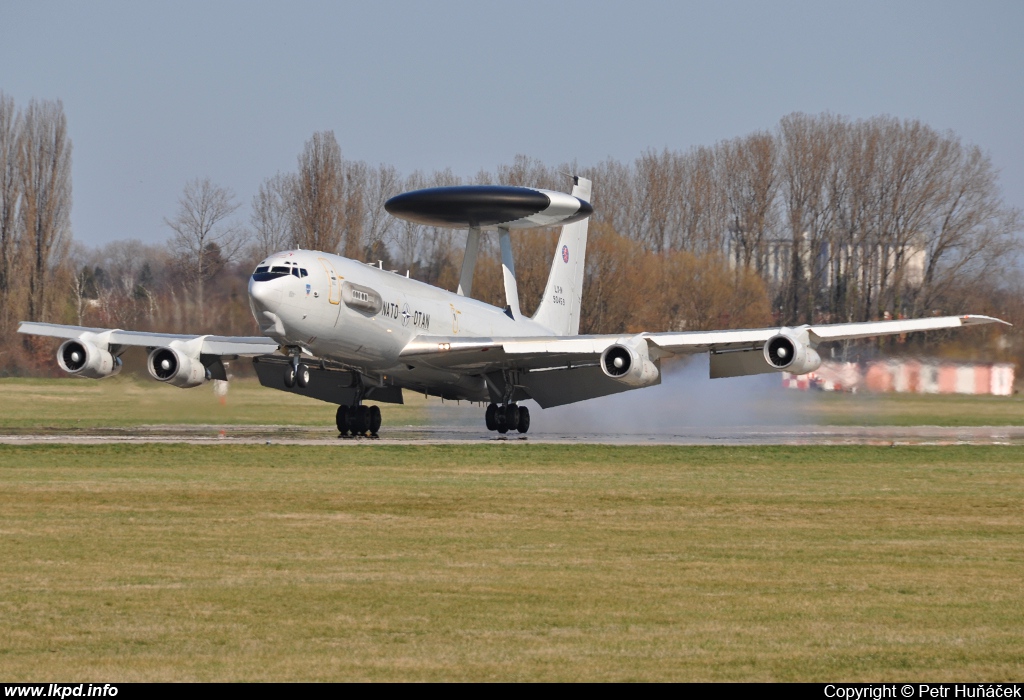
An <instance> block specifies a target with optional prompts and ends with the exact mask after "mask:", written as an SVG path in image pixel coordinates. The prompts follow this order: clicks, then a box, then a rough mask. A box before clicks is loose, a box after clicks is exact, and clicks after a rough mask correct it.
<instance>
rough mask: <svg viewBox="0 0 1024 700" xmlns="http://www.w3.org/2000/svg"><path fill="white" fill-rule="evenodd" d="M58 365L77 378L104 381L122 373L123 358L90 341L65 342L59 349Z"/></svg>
mask: <svg viewBox="0 0 1024 700" xmlns="http://www.w3.org/2000/svg"><path fill="white" fill-rule="evenodd" d="M57 364H58V365H60V368H61V369H62V370H64V371H65V372H67V373H68V374H70V375H73V376H75V377H86V378H88V379H104V378H105V377H113V376H114V375H115V374H117V373H118V372H120V371H121V358H120V357H114V356H113V355H111V354H110V352H109V351H108V350H105V349H103V348H100V347H97V346H95V345H93V344H92V343H90V342H89V341H88V340H77V339H71V340H65V341H64V342H63V343H61V346H60V347H59V348H57Z"/></svg>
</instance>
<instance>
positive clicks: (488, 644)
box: [0, 392, 1024, 682]
mask: <svg viewBox="0 0 1024 700" xmlns="http://www.w3.org/2000/svg"><path fill="white" fill-rule="evenodd" d="M180 393H184V392H180ZM5 410H6V409H5ZM147 410H149V409H147ZM153 410H154V411H155V409H153ZM204 410H205V409H204ZM140 412H141V411H140ZM95 414H96V412H93V415H92V416H91V417H90V419H95V418H96V415H95ZM5 416H6V417H5V418H4V420H13V419H12V418H11V417H10V414H5ZM54 420H57V418H54ZM253 420H262V418H257V417H256V416H253ZM1022 463H1024V450H1021V449H1018V448H1013V447H966V446H965V447H955V448H926V447H897V448H873V447H802V448H801V447H793V448H783V447H757V448H723V447H711V448H690V447H663V448H635V447H618V448H616V447H604V446H552V445H531V444H490V445H469V446H452V447H430V446H420V447H402V446H387V445H381V444H361V445H348V446H346V447H342V448H338V447H333V446H332V447H288V446H276V445H275V446H263V445H260V446H226V445H212V446H190V445H111V446H92V447H89V446H33V447H0V543H2V546H0V572H2V574H0V619H2V620H3V625H2V626H0V678H2V679H3V680H5V681H21V680H34V681H44V680H65V681H67V680H72V679H74V680H84V681H102V682H106V681H130V680H193V679H195V680H510V679H511V680H749V681H763V680H780V681H782V680H785V681H799V680H805V681H806V680H818V681H823V680H833V681H834V680H862V681H871V680H888V681H890V682H891V681H893V680H917V679H920V680H928V681H938V680H947V681H949V680H960V681H968V680H978V681H1010V680H1018V681H1019V680H1020V678H1021V676H1022V675H1024V660H1022V659H1024V656H1022V654H1021V649H1022V648H1024V624H1022V617H1024V584H1022V576H1021V574H1022V571H1024V548H1022V547H1021V542H1022V535H1024V510H1022V509H1021V502H1022V499H1024V469H1022Z"/></svg>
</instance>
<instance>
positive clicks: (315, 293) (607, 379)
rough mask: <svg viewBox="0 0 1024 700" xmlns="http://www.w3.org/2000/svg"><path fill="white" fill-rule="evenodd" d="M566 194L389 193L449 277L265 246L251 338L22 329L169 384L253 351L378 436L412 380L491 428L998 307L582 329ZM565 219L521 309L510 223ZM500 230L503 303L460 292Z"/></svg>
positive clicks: (210, 374)
mask: <svg viewBox="0 0 1024 700" xmlns="http://www.w3.org/2000/svg"><path fill="white" fill-rule="evenodd" d="M574 181H575V185H574V187H573V189H572V194H565V193H564V192H552V191H548V190H539V189H532V188H527V187H504V186H472V187H440V188H432V189H426V190H418V191H415V192H407V193H405V194H402V195H399V196H397V197H394V198H392V199H391V200H389V201H388V202H387V203H386V204H385V209H386V210H387V211H388V212H390V213H391V214H392V215H394V216H398V217H402V218H405V219H408V220H412V221H415V222H418V223H422V224H427V225H431V226H446V227H453V228H462V229H468V231H469V235H468V238H467V244H466V254H465V258H464V261H463V265H462V273H461V278H460V283H459V288H458V292H456V293H452V292H448V291H445V290H443V289H439V288H437V287H432V286H430V285H427V284H424V283H422V282H418V281H416V280H413V279H409V278H408V277H407V276H401V275H398V274H396V273H393V272H389V271H386V270H383V269H380V268H379V267H378V266H374V265H367V264H365V263H361V262H357V261H355V260H349V259H347V258H343V257H340V256H338V255H333V254H330V253H322V252H316V251H312V250H291V251H285V252H282V253H276V254H274V255H271V256H270V257H268V258H267V259H266V260H264V261H262V262H261V263H260V264H259V265H258V266H257V267H256V271H255V272H254V273H253V275H252V277H251V279H250V280H249V299H250V305H251V308H252V313H253V316H254V317H255V319H256V321H257V323H258V324H259V327H260V330H261V332H262V333H263V336H261V337H223V336H213V335H170V334H163V333H146V332H139V331H125V330H120V329H113V330H112V329H103V328H83V327H79V326H62V325H55V324H48V323H34V322H23V323H22V324H21V325H20V327H19V329H18V330H19V332H21V333H28V334H35V335H45V336H54V337H57V338H65V339H66V340H65V341H64V343H63V344H61V346H60V348H59V349H58V351H57V362H58V364H59V365H60V367H61V369H63V370H64V371H65V372H67V373H68V374H71V375H73V376H76V377H88V378H91V379H102V378H103V377H109V376H113V375H115V374H117V373H118V372H119V371H120V370H121V355H122V353H124V352H125V350H126V349H128V348H129V347H132V346H141V347H145V348H147V350H148V353H149V356H148V360H147V367H148V369H149V373H150V375H152V377H153V378H154V379H156V380H158V381H161V382H166V383H167V384H171V385H172V386H177V387H182V388H187V387H195V386H199V385H201V384H203V383H205V382H207V381H209V380H211V379H226V378H227V375H226V371H225V367H224V361H227V360H234V359H238V358H239V357H251V358H252V361H253V362H254V364H255V369H256V373H257V375H258V376H259V379H260V382H261V383H262V384H263V385H264V386H268V387H271V388H274V389H280V390H283V391H290V392H294V393H298V394H302V395H304V396H308V397H311V398H315V399H320V400H322V401H327V402H329V403H333V404H337V405H338V409H337V416H336V422H337V426H338V430H339V431H340V432H341V434H342V435H346V434H349V433H351V434H353V435H364V434H372V435H376V434H377V431H378V430H379V428H380V422H381V415H380V409H379V408H378V407H377V406H376V405H369V406H368V405H365V404H364V402H365V401H374V402H385V403H402V390H403V389H411V390H415V391H417V392H423V393H425V394H429V395H433V396H440V397H442V398H446V399H463V400H468V401H475V402H480V403H486V404H487V409H486V413H485V422H486V425H487V428H488V429H489V430H497V431H498V432H500V433H506V432H508V431H516V430H517V431H519V432H521V433H525V432H526V431H527V430H528V429H529V427H530V412H529V410H528V409H527V407H526V406H521V405H519V402H521V401H524V400H526V399H533V400H534V401H536V402H537V403H538V404H539V405H540V406H541V407H543V408H547V407H549V406H559V405H562V404H569V403H574V402H576V401H583V400H585V399H590V398H594V397H598V396H605V395H607V394H614V393H617V392H622V391H628V390H630V389H639V388H641V387H647V386H652V385H654V384H658V383H660V381H661V360H662V359H664V358H666V357H672V356H676V355H690V354H694V353H705V352H706V353H710V354H711V376H712V377H716V378H717V377H736V376H742V375H749V374H760V373H765V372H777V371H783V370H786V371H789V372H792V373H795V374H804V373H807V372H811V371H813V370H815V369H817V367H818V366H819V365H820V363H821V360H820V358H819V356H818V353H817V352H816V351H815V347H816V346H817V345H818V344H819V343H821V342H823V341H830V340H843V339H852V338H864V337H869V336H877V335H891V334H900V333H909V332H913V331H925V330H935V329H940V328H956V327H959V326H968V325H975V324H983V323H992V322H1001V321H999V319H995V318H991V317H988V316H945V317H937V318H924V319H916V320H899V321H879V322H869V323H840V324H827V325H803V326H798V327H793V328H789V327H781V328H760V329H753V330H722V331H696V332H676V333H672V332H669V333H637V334H627V335H583V336H581V335H578V333H579V326H580V308H581V305H582V291H583V263H584V255H585V253H586V246H587V223H588V217H589V216H590V214H591V213H593V208H592V207H591V205H590V198H591V196H590V193H591V183H590V181H589V180H585V179H583V178H574ZM557 224H562V232H561V236H560V238H559V240H558V246H557V248H556V250H555V255H554V259H553V261H552V264H551V271H550V273H549V275H548V281H547V286H546V288H545V290H544V298H543V299H542V300H541V302H540V305H539V306H538V307H537V311H536V313H534V315H533V317H532V318H527V317H525V316H523V315H522V313H521V312H520V309H519V293H518V289H517V287H516V277H515V265H514V262H513V259H512V247H511V239H510V237H511V236H512V235H514V232H515V231H518V230H522V229H527V228H534V227H546V226H552V225H557ZM488 231H496V232H497V234H498V239H499V243H500V247H501V259H502V274H503V277H504V284H505V297H506V306H505V308H504V309H500V308H497V307H494V306H491V305H489V304H486V303H484V302H482V301H478V300H476V299H472V298H470V296H469V295H470V292H471V290H472V286H473V273H474V269H475V265H476V259H477V252H478V250H479V244H480V236H481V235H483V233H484V232H488Z"/></svg>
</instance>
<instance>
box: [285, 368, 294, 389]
mask: <svg viewBox="0 0 1024 700" xmlns="http://www.w3.org/2000/svg"><path fill="white" fill-rule="evenodd" d="M284 385H285V386H286V387H288V388H289V389H291V388H292V387H294V386H295V368H294V367H292V366H291V365H288V369H286V370H285V371H284Z"/></svg>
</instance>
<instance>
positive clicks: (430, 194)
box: [384, 185, 594, 228]
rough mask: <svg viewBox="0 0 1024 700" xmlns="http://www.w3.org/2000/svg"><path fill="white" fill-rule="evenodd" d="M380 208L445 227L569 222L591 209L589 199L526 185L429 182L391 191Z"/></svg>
mask: <svg viewBox="0 0 1024 700" xmlns="http://www.w3.org/2000/svg"><path fill="white" fill-rule="evenodd" d="M384 209H386V210H387V212H388V213H389V214H391V215H393V216H397V217H399V218H402V219H406V220H408V221H412V222H415V223H417V224H424V225H426V226H441V227H445V228H499V227H500V228H535V227H540V226H554V225H562V224H567V223H571V222H573V221H579V220H580V219H584V218H586V217H587V216H590V214H592V213H593V211H594V209H593V207H591V206H590V203H589V202H585V201H583V200H582V199H578V198H576V197H573V196H572V195H569V194H565V193H564V192H550V191H548V190H537V189H533V188H530V187H508V186H502V185H465V186H461V187H431V188H429V189H425V190H415V191H413V192H406V193H404V194H400V195H398V196H396V197H392V198H391V199H389V200H388V201H387V202H386V203H385V204H384Z"/></svg>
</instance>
